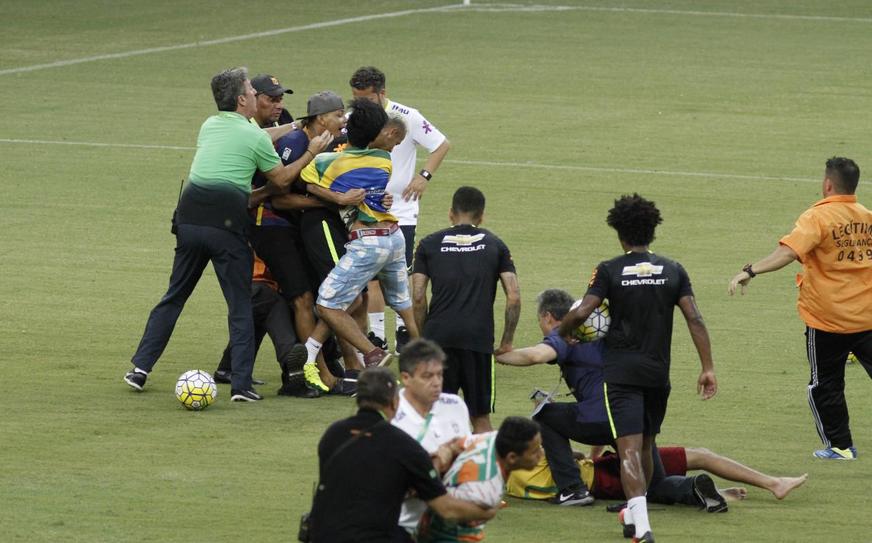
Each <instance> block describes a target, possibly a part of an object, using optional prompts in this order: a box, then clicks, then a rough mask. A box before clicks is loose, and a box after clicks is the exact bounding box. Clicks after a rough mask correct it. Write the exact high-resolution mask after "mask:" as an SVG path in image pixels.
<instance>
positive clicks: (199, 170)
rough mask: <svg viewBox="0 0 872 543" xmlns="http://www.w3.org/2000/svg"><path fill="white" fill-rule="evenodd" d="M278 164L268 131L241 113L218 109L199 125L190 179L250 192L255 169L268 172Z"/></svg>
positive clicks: (197, 182)
mask: <svg viewBox="0 0 872 543" xmlns="http://www.w3.org/2000/svg"><path fill="white" fill-rule="evenodd" d="M279 164H281V159H280V158H279V155H277V154H276V150H275V148H274V147H273V144H272V139H271V138H270V136H269V134H267V133H266V131H264V130H263V129H261V128H260V127H259V126H257V125H254V124H251V123H250V122H248V120H247V119H246V118H245V117H243V116H242V115H240V114H239V113H236V112H234V111H219V112H218V114H217V115H213V116H212V117H209V118H208V119H206V122H204V123H203V126H201V127H200V135H199V136H198V137H197V153H196V154H195V155H194V161H193V163H192V164H191V173H190V174H189V175H188V179H189V180H190V181H191V182H192V183H194V184H195V185H198V186H201V187H203V188H207V187H208V186H210V185H226V184H230V185H232V186H234V187H237V188H239V189H240V190H242V191H244V192H245V193H246V194H249V193H251V176H252V175H254V172H255V170H260V171H262V172H267V171H269V170H271V169H273V168H275V167H276V166H278V165H279Z"/></svg>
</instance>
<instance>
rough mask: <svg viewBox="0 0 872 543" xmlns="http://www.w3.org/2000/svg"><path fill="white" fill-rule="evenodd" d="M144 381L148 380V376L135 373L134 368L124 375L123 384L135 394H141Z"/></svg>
mask: <svg viewBox="0 0 872 543" xmlns="http://www.w3.org/2000/svg"><path fill="white" fill-rule="evenodd" d="M146 379H148V374H147V373H142V372H139V371H136V368H134V369H132V370H130V371H128V372H127V373H125V374H124V382H125V383H127V384H128V385H130V388H132V389H133V390H135V391H137V392H142V388H143V387H144V386H145V381H146Z"/></svg>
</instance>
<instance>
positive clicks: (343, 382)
mask: <svg viewBox="0 0 872 543" xmlns="http://www.w3.org/2000/svg"><path fill="white" fill-rule="evenodd" d="M327 394H333V395H337V396H354V395H355V394H357V379H344V378H339V379H337V380H336V384H335V385H333V388H331V389H330V390H329V391H328V392H327Z"/></svg>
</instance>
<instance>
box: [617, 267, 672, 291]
mask: <svg viewBox="0 0 872 543" xmlns="http://www.w3.org/2000/svg"><path fill="white" fill-rule="evenodd" d="M662 273H663V266H655V265H654V264H651V263H650V262H639V263H638V264H635V265H633V266H624V270H623V271H622V272H621V275H635V276H636V277H637V278H639V279H623V280H622V281H621V286H624V287H632V286H637V285H665V284H666V278H663V279H651V277H653V276H655V275H660V274H662Z"/></svg>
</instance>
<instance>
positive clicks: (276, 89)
mask: <svg viewBox="0 0 872 543" xmlns="http://www.w3.org/2000/svg"><path fill="white" fill-rule="evenodd" d="M251 86H252V87H254V90H255V91H257V93H258V94H266V95H267V96H273V97H275V96H281V95H282V94H294V91H292V90H291V89H286V88H284V87H283V86H282V84H281V83H279V80H278V79H276V78H275V77H273V76H271V75H267V74H257V75H256V76H254V77H253V78H252V79H251Z"/></svg>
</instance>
